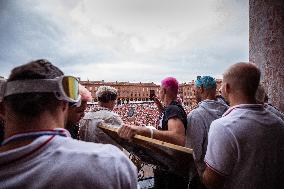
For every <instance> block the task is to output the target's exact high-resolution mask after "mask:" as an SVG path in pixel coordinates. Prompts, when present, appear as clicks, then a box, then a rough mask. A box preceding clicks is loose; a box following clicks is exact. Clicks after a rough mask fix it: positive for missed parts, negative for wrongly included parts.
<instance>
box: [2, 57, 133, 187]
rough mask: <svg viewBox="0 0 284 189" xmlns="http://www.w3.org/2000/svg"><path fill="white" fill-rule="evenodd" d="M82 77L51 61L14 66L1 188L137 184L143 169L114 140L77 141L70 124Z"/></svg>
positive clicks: (6, 110) (7, 103)
mask: <svg viewBox="0 0 284 189" xmlns="http://www.w3.org/2000/svg"><path fill="white" fill-rule="evenodd" d="M79 100H80V98H79V91H78V80H77V79H76V78H74V77H71V76H64V75H63V72H62V71H61V70H60V69H58V68H57V67H56V66H54V65H52V64H51V63H50V62H48V61H47V60H36V61H32V62H30V63H28V64H25V65H22V66H19V67H16V68H14V69H13V70H12V71H11V74H10V76H9V78H8V80H7V82H6V87H5V94H4V99H3V104H4V111H1V114H2V116H4V120H5V124H6V133H5V140H4V141H3V142H2V143H1V147H0V170H1V171H0V183H1V184H0V189H2V188H3V189H4V188H5V189H7V188H23V189H25V188H37V189H41V188H52V189H56V188H70V189H73V188H74V189H75V188H80V189H81V188H98V189H107V188H111V189H113V188H120V189H125V188H129V189H130V188H137V170H136V167H135V166H134V165H133V164H132V163H131V162H130V161H129V160H128V158H127V157H126V156H125V155H124V154H123V153H122V152H121V151H120V150H118V149H117V148H115V147H113V146H111V145H103V144H94V143H87V142H83V141H78V140H74V139H72V138H71V137H70V134H69V132H68V131H67V130H65V129H64V123H65V122H66V119H67V114H68V106H69V103H77V102H78V101H79Z"/></svg>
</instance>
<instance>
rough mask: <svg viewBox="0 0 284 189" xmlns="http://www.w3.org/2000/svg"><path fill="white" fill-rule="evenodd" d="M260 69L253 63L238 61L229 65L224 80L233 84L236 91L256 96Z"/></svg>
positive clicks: (232, 86) (232, 87) (233, 89)
mask: <svg viewBox="0 0 284 189" xmlns="http://www.w3.org/2000/svg"><path fill="white" fill-rule="evenodd" d="M260 74H261V73H260V70H259V69H258V68H257V67H256V66H255V65H254V64H252V63H244V62H241V63H237V64H234V65H232V66H231V67H229V69H228V70H227V71H226V72H225V73H224V75H223V81H224V82H227V83H229V84H230V85H231V89H232V91H234V92H241V93H242V94H243V95H246V96H248V97H254V96H255V93H256V90H257V88H258V85H259V81H260Z"/></svg>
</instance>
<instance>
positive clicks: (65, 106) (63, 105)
mask: <svg viewBox="0 0 284 189" xmlns="http://www.w3.org/2000/svg"><path fill="white" fill-rule="evenodd" d="M61 105H62V106H61V110H62V111H63V112H65V111H68V109H69V104H68V102H65V101H61Z"/></svg>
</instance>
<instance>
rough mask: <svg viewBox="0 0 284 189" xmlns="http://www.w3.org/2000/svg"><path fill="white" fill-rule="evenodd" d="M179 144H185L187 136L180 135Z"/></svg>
mask: <svg viewBox="0 0 284 189" xmlns="http://www.w3.org/2000/svg"><path fill="white" fill-rule="evenodd" d="M177 145H180V146H185V136H183V135H179V136H178V140H177Z"/></svg>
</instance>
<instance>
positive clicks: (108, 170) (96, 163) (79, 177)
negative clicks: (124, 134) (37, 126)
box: [0, 136, 137, 189]
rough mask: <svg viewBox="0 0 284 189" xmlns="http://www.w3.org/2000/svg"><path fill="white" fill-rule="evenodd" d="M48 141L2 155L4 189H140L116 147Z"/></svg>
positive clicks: (0, 170)
mask: <svg viewBox="0 0 284 189" xmlns="http://www.w3.org/2000/svg"><path fill="white" fill-rule="evenodd" d="M49 139H51V136H41V137H39V138H37V139H35V140H34V141H33V142H32V143H30V144H29V145H26V146H23V147H20V148H17V149H13V150H10V151H7V152H2V153H0V188H1V189H2V188H3V189H9V188H21V189H22V188H23V189H25V188H29V189H40V188H52V189H56V188H60V189H62V188H68V189H74V188H80V189H82V188H96V189H117V188H121V189H125V188H129V189H130V188H137V170H136V167H135V166H134V165H133V163H132V162H131V161H129V160H128V158H127V157H126V156H125V155H124V154H123V153H122V152H121V151H120V150H119V149H117V148H116V147H114V146H111V145H104V144H94V143H87V142H83V141H78V140H74V139H71V138H66V137H61V136H55V137H54V138H52V139H51V140H49ZM48 140H49V141H48ZM15 160H16V161H15Z"/></svg>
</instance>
